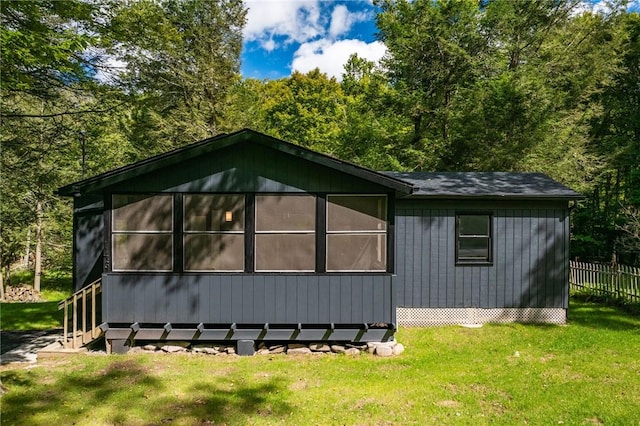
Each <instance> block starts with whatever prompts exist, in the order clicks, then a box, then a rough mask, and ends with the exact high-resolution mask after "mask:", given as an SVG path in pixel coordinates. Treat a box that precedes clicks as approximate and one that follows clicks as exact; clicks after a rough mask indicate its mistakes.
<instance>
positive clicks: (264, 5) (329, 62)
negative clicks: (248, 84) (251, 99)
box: [241, 0, 385, 79]
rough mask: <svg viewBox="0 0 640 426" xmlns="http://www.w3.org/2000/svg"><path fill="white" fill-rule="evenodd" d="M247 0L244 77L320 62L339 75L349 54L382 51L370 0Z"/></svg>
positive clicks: (272, 75)
mask: <svg viewBox="0 0 640 426" xmlns="http://www.w3.org/2000/svg"><path fill="white" fill-rule="evenodd" d="M245 5H246V6H247V7H248V9H249V11H248V14H247V25H246V27H245V29H244V49H243V53H242V69H241V72H242V75H243V77H246V78H258V79H276V78H282V77H287V76H289V75H290V74H291V73H292V72H293V70H298V71H300V72H305V73H306V72H308V71H310V70H312V69H314V68H316V67H318V68H320V71H322V72H325V73H326V74H327V75H329V76H335V77H336V78H338V79H340V76H341V74H342V71H343V65H344V63H345V62H346V61H347V59H348V58H349V56H350V55H351V54H353V53H357V54H358V55H359V56H360V57H363V58H367V59H369V60H372V61H377V60H379V59H380V58H381V57H382V55H384V52H385V47H384V45H383V44H382V43H380V42H378V41H376V40H375V33H376V31H377V29H376V26H375V9H374V7H373V5H372V2H371V1H369V0H351V1H344V0H343V1H317V0H245Z"/></svg>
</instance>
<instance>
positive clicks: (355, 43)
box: [291, 39, 386, 80]
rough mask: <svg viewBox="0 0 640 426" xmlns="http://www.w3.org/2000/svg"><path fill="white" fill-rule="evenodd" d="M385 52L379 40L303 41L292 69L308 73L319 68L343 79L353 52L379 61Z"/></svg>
mask: <svg viewBox="0 0 640 426" xmlns="http://www.w3.org/2000/svg"><path fill="white" fill-rule="evenodd" d="M385 52H386V47H385V45H384V44H383V43H381V42H379V41H374V42H372V43H365V42H364V41H362V40H339V41H330V40H327V39H322V40H317V41H312V42H309V43H303V44H302V45H301V46H300V47H299V48H298V50H297V51H296V53H295V54H294V56H293V63H292V64H291V69H292V71H300V72H302V73H306V72H309V71H311V70H313V69H315V68H319V69H320V71H321V72H323V73H326V74H327V75H328V76H329V77H336V78H337V79H338V80H341V79H342V73H344V64H346V63H347V61H348V60H349V56H351V55H352V54H354V53H357V54H358V56H359V57H361V58H365V59H368V60H370V61H374V62H377V61H379V60H380V59H381V58H382V57H383V56H384V54H385Z"/></svg>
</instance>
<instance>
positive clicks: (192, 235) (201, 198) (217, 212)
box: [183, 194, 244, 271]
mask: <svg viewBox="0 0 640 426" xmlns="http://www.w3.org/2000/svg"><path fill="white" fill-rule="evenodd" d="M183 202H184V216H183V218H184V222H183V230H184V243H183V244H184V246H183V257H184V259H183V261H184V270H185V271H243V270H244V196H243V195H226V194H225V195H208V194H207V195H195V194H191V195H185V196H184V198H183Z"/></svg>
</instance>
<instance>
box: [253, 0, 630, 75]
mask: <svg viewBox="0 0 640 426" xmlns="http://www.w3.org/2000/svg"><path fill="white" fill-rule="evenodd" d="M245 5H246V6H247V8H248V13H247V24H246V27H245V29H244V34H243V35H244V47H243V52H242V66H241V73H242V76H243V77H245V78H257V79H260V80H264V79H278V78H283V77H287V76H289V75H291V73H292V72H293V71H295V70H297V71H300V72H302V73H306V72H308V71H311V70H313V69H314V68H316V67H317V68H319V69H320V71H321V72H324V73H326V74H327V75H328V76H330V77H335V78H336V79H338V80H341V76H342V73H343V71H344V68H343V67H344V64H345V63H346V62H347V60H348V59H349V56H350V55H351V54H353V53H357V54H358V56H360V57H361V58H365V59H368V60H370V61H374V62H375V61H378V60H379V59H380V58H382V56H383V55H384V54H385V51H386V48H385V46H384V44H382V43H381V42H379V41H376V37H375V34H376V31H377V29H376V25H375V15H376V13H375V8H374V6H373V4H372V0H340V1H329V0H245ZM629 9H630V10H635V11H638V10H640V0H631V1H630V4H629ZM586 10H592V11H595V12H603V11H604V12H606V1H604V0H584V2H583V3H582V5H581V6H580V7H578V8H577V10H576V13H580V12H581V11H586Z"/></svg>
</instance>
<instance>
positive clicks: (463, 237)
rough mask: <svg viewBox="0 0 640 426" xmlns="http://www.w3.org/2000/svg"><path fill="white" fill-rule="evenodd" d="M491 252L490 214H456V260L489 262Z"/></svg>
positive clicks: (459, 261) (460, 261) (458, 261)
mask: <svg viewBox="0 0 640 426" xmlns="http://www.w3.org/2000/svg"><path fill="white" fill-rule="evenodd" d="M491 252H492V238H491V215H489V214H459V215H457V216H456V262H457V263H461V264H464V263H490V262H491Z"/></svg>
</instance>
